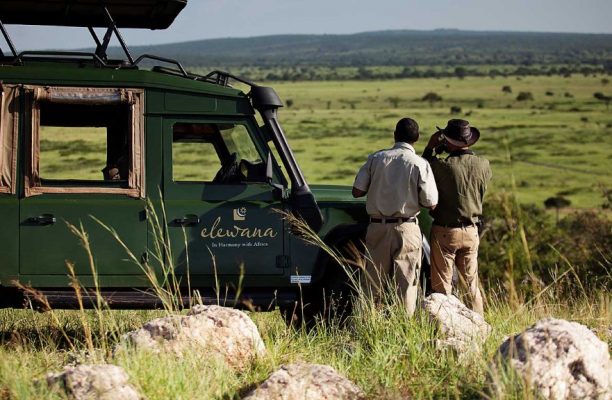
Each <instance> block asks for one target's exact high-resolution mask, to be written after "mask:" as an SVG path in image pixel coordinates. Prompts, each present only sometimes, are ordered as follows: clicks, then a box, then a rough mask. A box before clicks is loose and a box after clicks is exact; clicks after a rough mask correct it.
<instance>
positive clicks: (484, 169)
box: [423, 119, 492, 314]
mask: <svg viewBox="0 0 612 400" xmlns="http://www.w3.org/2000/svg"><path fill="white" fill-rule="evenodd" d="M479 138H480V132H479V131H478V129H476V128H474V127H470V124H469V122H468V121H465V120H461V119H451V120H450V121H448V124H447V126H446V128H444V129H440V128H438V131H437V132H436V133H434V134H433V135H432V136H431V138H430V139H429V143H428V144H427V147H426V148H425V151H424V152H423V158H425V159H426V160H427V161H429V164H430V165H431V169H432V171H433V174H434V177H435V180H436V186H437V187H438V192H439V200H438V205H437V207H436V208H435V209H434V210H432V211H430V214H431V216H432V217H433V219H434V221H433V226H432V228H431V285H432V289H433V291H434V292H437V293H444V294H447V295H450V294H451V293H452V278H453V268H454V266H455V265H456V266H457V269H458V270H459V272H460V275H461V279H462V281H463V282H464V283H465V284H466V286H467V288H468V297H469V306H470V307H471V308H472V310H474V311H476V312H478V313H479V314H483V301H482V295H481V293H480V290H479V285H478V261H477V258H478V245H479V243H480V239H479V236H478V229H477V228H476V224H477V223H478V222H479V220H480V218H481V216H482V200H483V198H484V195H485V191H486V190H487V184H488V183H489V181H490V180H491V176H492V173H491V167H490V166H489V161H488V160H486V159H484V158H482V157H478V156H476V155H475V154H474V152H473V151H471V150H470V146H472V145H473V144H474V143H476V141H477V140H478V139H479ZM442 151H446V152H448V156H447V157H446V158H438V157H437V154H439V153H441V152H442Z"/></svg>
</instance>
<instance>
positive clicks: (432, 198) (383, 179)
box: [353, 142, 438, 218]
mask: <svg viewBox="0 0 612 400" xmlns="http://www.w3.org/2000/svg"><path fill="white" fill-rule="evenodd" d="M353 186H354V187H356V188H357V189H359V190H362V191H364V192H367V194H368V198H367V201H366V210H367V212H368V214H369V215H370V216H374V217H404V218H407V217H413V216H416V215H418V214H419V211H420V209H421V206H423V207H431V206H434V205H436V204H437V203H438V190H437V189H436V183H435V180H434V176H433V173H432V170H431V167H430V166H429V164H428V163H427V161H425V160H424V159H423V158H421V157H419V156H418V155H416V153H415V152H414V148H413V147H412V146H411V145H410V144H408V143H404V142H397V143H395V145H394V146H393V147H392V148H391V149H387V150H381V151H378V152H376V153H373V154H370V155H369V156H368V160H367V161H366V163H365V164H364V165H363V166H362V167H361V169H360V170H359V172H358V173H357V176H356V177H355V183H354V184H353Z"/></svg>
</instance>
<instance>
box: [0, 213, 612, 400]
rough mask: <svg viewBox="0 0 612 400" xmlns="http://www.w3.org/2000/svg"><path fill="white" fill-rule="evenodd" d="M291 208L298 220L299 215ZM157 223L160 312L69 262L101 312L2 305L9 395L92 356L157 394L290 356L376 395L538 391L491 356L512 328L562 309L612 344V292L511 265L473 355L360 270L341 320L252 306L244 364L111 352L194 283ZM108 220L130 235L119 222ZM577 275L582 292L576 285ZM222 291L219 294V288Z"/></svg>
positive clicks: (252, 374)
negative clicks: (285, 315)
mask: <svg viewBox="0 0 612 400" xmlns="http://www.w3.org/2000/svg"><path fill="white" fill-rule="evenodd" d="M150 212H151V213H153V212H154V211H153V210H150ZM286 217H287V218H289V219H291V216H290V215H286ZM150 220H151V221H153V222H152V223H154V224H155V225H154V226H153V227H152V229H154V230H155V232H157V233H156V234H158V235H160V236H159V239H160V241H161V242H159V243H157V244H156V245H155V249H154V251H155V252H156V253H154V254H152V255H151V257H150V259H151V260H152V261H151V263H142V262H141V260H140V259H138V258H136V257H135V256H134V255H133V254H132V253H130V252H129V249H127V248H126V251H127V252H128V253H127V254H128V255H129V257H130V258H132V260H133V261H134V262H138V263H139V265H141V266H142V268H143V273H144V274H146V275H147V277H149V278H150V279H151V287H152V288H153V291H154V293H155V294H156V295H159V296H160V298H161V299H162V304H163V309H162V310H159V311H111V310H109V309H108V306H107V304H106V303H105V302H104V299H103V298H102V297H101V296H99V293H100V288H99V287H98V285H97V283H94V287H93V288H84V287H83V286H82V285H81V284H80V283H79V281H78V276H76V275H75V274H74V272H72V273H70V271H74V269H71V266H70V265H69V266H68V271H69V276H70V279H71V281H72V286H73V289H74V290H75V293H77V296H79V298H84V297H85V296H89V297H91V296H94V297H95V298H96V302H95V305H96V307H95V309H94V310H85V309H84V307H81V308H80V309H79V310H76V311H58V310H50V311H48V312H46V313H42V314H41V313H37V312H35V311H34V310H33V309H26V310H0V341H1V342H2V345H1V346H0V399H3V400H4V399H31V398H41V399H55V398H61V396H60V395H58V394H57V393H53V392H50V391H49V390H48V389H47V388H46V386H45V385H42V384H37V383H36V381H37V380H40V379H41V378H42V377H44V375H45V373H47V372H49V371H56V370H59V369H61V368H62V366H63V365H65V364H67V363H83V362H87V363H92V362H93V363H96V362H110V363H115V364H117V365H120V366H122V367H123V368H125V369H126V371H127V372H128V374H129V375H130V379H131V382H132V383H133V384H134V385H135V386H136V387H137V388H138V389H139V390H140V391H142V392H143V394H144V395H145V396H146V397H147V398H148V399H168V398H184V399H192V398H207V399H208V398H210V399H214V398H223V399H231V398H239V397H240V396H242V395H243V394H244V393H246V392H247V391H248V390H249V389H251V388H253V387H254V386H256V385H257V384H259V383H260V382H261V381H263V380H264V379H265V378H266V377H267V376H268V375H269V374H270V373H271V372H272V371H274V370H275V369H277V368H278V367H279V366H280V365H281V364H284V363H291V362H314V363H321V364H328V365H331V366H333V367H335V368H336V369H337V370H339V371H340V372H341V373H342V374H344V375H346V376H347V377H348V378H350V379H351V380H353V381H354V382H355V383H357V384H358V385H359V386H360V387H361V388H362V389H363V390H364V391H365V392H366V393H367V394H368V396H369V397H370V398H377V399H378V398H380V399H396V398H397V399H400V398H406V397H412V398H422V399H433V398H457V399H459V398H462V399H464V398H491V399H498V398H500V399H524V398H535V396H534V394H533V393H532V391H531V389H530V388H529V387H528V386H527V385H526V384H525V383H524V382H523V381H522V380H521V379H520V378H519V377H517V376H515V375H513V374H512V371H507V370H505V369H504V368H502V367H500V366H499V365H498V364H497V363H496V362H495V361H494V360H495V354H496V351H497V348H498V347H499V345H500V344H501V342H502V341H503V339H504V338H505V337H506V336H508V335H511V334H514V333H516V332H519V331H521V330H523V329H524V328H526V327H527V326H529V325H530V324H532V323H534V322H536V321H537V320H539V319H541V318H544V317H551V316H554V317H557V318H565V319H569V320H574V321H578V322H580V323H583V324H585V325H587V326H589V327H591V328H598V334H599V335H600V337H601V338H602V339H604V340H606V341H607V342H608V344H610V343H611V342H612V337H610V336H609V331H608V330H607V328H608V327H609V326H610V325H611V324H612V298H611V297H610V293H609V292H607V291H594V292H590V291H588V287H587V286H586V285H582V284H578V283H577V282H576V279H577V277H576V276H574V275H573V274H572V272H571V268H568V269H566V270H565V271H564V272H561V273H559V274H558V275H557V277H556V279H555V280H554V281H553V282H552V283H550V284H548V285H543V286H541V287H538V291H537V292H536V293H533V292H528V293H527V292H522V291H521V290H520V289H517V288H516V287H517V286H516V285H515V284H514V283H513V281H514V279H515V278H514V276H513V275H512V274H511V273H510V272H507V274H506V276H507V279H508V280H509V282H506V283H505V284H503V285H500V286H499V287H492V288H487V290H486V292H487V293H488V296H487V297H488V302H487V308H486V310H485V319H486V320H487V321H488V322H489V323H490V324H491V325H492V328H493V330H492V334H491V335H490V337H489V338H488V339H487V340H486V341H485V342H484V343H483V345H482V348H481V351H480V352H471V353H465V354H457V353H456V352H454V351H452V350H448V349H446V350H445V349H441V348H439V347H437V346H436V344H435V340H436V338H437V337H438V336H437V332H436V330H435V327H434V326H433V325H432V324H431V323H430V321H429V320H428V318H427V317H426V315H424V314H423V313H421V312H420V311H417V313H416V314H415V315H414V316H413V317H409V316H408V315H407V314H406V312H405V310H404V308H403V306H402V302H401V300H400V299H398V298H397V295H396V292H395V290H393V289H392V287H391V285H387V286H386V288H385V291H384V296H383V298H384V301H383V302H382V303H381V304H380V305H378V306H375V305H374V304H373V303H372V302H370V301H369V297H368V296H365V295H364V293H363V292H361V289H360V285H359V281H358V279H357V277H356V275H355V274H352V273H351V274H349V276H350V277H351V285H352V287H353V288H354V290H355V297H354V299H353V300H354V301H353V313H352V315H351V317H350V318H349V319H348V321H347V322H346V323H345V324H339V323H337V321H334V320H333V319H332V320H331V322H330V321H323V320H320V321H319V322H318V323H317V324H315V325H314V327H312V328H311V329H294V328H291V327H287V326H286V324H285V323H284V321H283V319H282V318H281V317H280V315H279V314H278V313H276V312H273V313H254V312H251V313H249V315H250V316H251V318H252V319H253V320H254V322H255V323H256V325H257V326H258V328H259V330H260V333H261V335H262V338H263V340H264V342H265V344H266V348H267V352H266V354H265V356H263V357H261V358H259V359H257V360H255V361H254V362H253V364H252V365H251V366H250V367H249V368H247V369H246V370H244V371H242V372H237V371H235V370H232V369H230V368H229V367H227V366H226V365H224V364H220V363H219V361H218V360H217V359H216V358H214V357H207V354H206V353H198V352H192V353H188V354H185V355H184V357H183V358H177V357H176V356H174V355H169V354H151V353H146V352H139V353H134V352H119V353H117V354H113V351H112V349H113V347H114V346H115V344H116V343H118V341H119V340H120V337H121V335H122V334H123V333H125V332H126V331H129V330H132V329H135V328H138V327H140V326H141V325H142V324H143V323H144V322H145V321H147V320H150V319H152V318H154V317H158V316H163V315H168V314H173V313H176V312H180V310H181V309H182V307H183V306H184V304H183V298H182V292H181V288H182V287H185V286H186V285H187V286H188V285H189V283H188V282H182V281H181V280H180V279H179V277H176V276H173V273H174V272H173V271H174V269H173V267H172V265H171V264H168V258H167V257H166V256H165V255H164V251H167V250H169V248H168V246H169V244H168V241H167V238H166V237H165V236H163V234H162V232H163V230H161V226H163V224H164V223H165V215H162V216H161V217H159V218H158V217H156V216H153V215H151V218H150ZM291 222H292V223H293V224H294V225H296V224H297V225H298V227H299V229H300V230H301V233H302V235H301V236H302V237H303V238H304V239H305V240H307V241H310V242H311V243H312V244H314V245H317V246H319V247H322V248H323V249H324V250H325V251H327V252H329V254H330V255H331V257H332V258H333V259H334V260H335V261H336V263H337V264H338V265H339V266H341V267H342V268H345V269H347V271H354V270H355V268H359V266H358V265H356V264H354V263H352V262H349V260H350V259H351V258H350V257H349V258H347V257H346V255H345V254H343V253H341V252H338V251H337V249H333V248H329V247H328V246H326V245H325V243H323V242H322V241H321V239H320V238H319V237H318V236H317V235H316V234H314V233H313V232H312V231H309V229H308V227H307V225H305V224H303V223H302V225H301V226H300V225H299V224H300V221H299V220H296V219H291ZM100 223H101V224H102V222H101V221H100ZM70 229H71V230H72V231H73V233H74V234H75V235H76V236H77V237H78V238H79V240H80V241H81V243H82V245H83V247H84V248H85V249H86V250H87V251H88V254H89V255H90V257H89V259H90V267H91V268H92V273H93V275H94V276H96V275H95V265H94V263H93V260H94V257H93V254H91V251H90V250H89V249H90V246H89V240H88V236H87V234H86V232H84V230H83V228H82V227H80V226H79V227H76V226H71V227H70ZM107 229H108V231H109V233H110V234H112V235H114V236H115V237H116V239H117V240H121V238H119V237H118V236H117V234H116V233H115V232H114V230H113V229H112V228H111V227H107ZM521 247H522V246H519V248H521ZM520 258H521V257H519V259H520ZM170 259H171V258H170ZM153 262H156V263H159V265H154V264H152V263H153ZM94 282H96V279H94ZM570 284H571V285H572V286H571V288H573V290H568V285H570ZM508 288H513V289H512V290H510V291H509V290H508ZM303 289H304V290H305V289H306V288H303ZM217 290H218V291H217V293H219V296H218V298H219V300H220V301H221V302H222V299H221V292H222V289H220V288H219V287H217ZM96 296H97V297H96ZM39 300H43V301H44V299H39ZM195 301H196V300H195V299H194V302H195ZM81 304H82V303H81ZM189 305H190V304H189ZM492 383H493V384H492Z"/></svg>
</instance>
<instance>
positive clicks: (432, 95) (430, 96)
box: [421, 92, 442, 103]
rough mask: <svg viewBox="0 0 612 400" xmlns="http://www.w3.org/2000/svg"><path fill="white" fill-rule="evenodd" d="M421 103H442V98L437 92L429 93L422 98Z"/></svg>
mask: <svg viewBox="0 0 612 400" xmlns="http://www.w3.org/2000/svg"><path fill="white" fill-rule="evenodd" d="M421 101H428V102H429V103H435V102H438V101H442V96H440V95H439V94H438V93H436V92H429V93H427V94H425V96H423V97H422V98H421Z"/></svg>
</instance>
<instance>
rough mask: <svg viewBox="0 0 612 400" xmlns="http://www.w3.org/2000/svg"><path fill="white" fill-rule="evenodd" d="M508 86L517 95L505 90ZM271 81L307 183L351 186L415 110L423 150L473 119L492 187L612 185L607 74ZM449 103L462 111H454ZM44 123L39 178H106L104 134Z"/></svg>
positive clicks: (579, 200)
mask: <svg viewBox="0 0 612 400" xmlns="http://www.w3.org/2000/svg"><path fill="white" fill-rule="evenodd" d="M506 85H508V86H510V87H511V88H512V93H503V92H502V87H503V86H506ZM274 87H275V88H276V89H277V91H278V92H279V94H280V96H281V98H282V99H284V101H285V103H286V104H290V103H291V107H286V108H284V109H282V110H281V111H280V118H281V123H282V124H283V126H284V128H285V131H286V133H287V136H288V137H289V142H290V144H291V146H292V147H293V149H294V151H295V153H296V157H297V159H298V161H299V163H300V165H301V166H302V168H303V170H304V172H305V174H306V177H307V179H308V181H309V182H311V183H334V184H346V185H350V184H352V181H353V178H354V176H355V173H356V171H357V169H358V168H359V166H360V165H361V164H362V163H363V162H365V159H366V157H367V155H368V154H369V153H371V152H373V151H376V150H379V149H382V148H385V147H389V146H391V145H392V142H393V139H392V134H393V129H394V127H395V123H396V122H397V120H398V119H399V118H401V117H404V116H411V117H413V118H415V119H416V120H417V121H418V122H419V125H420V127H421V131H422V138H421V139H420V141H419V142H418V143H417V146H416V148H417V151H418V152H421V151H422V149H423V148H424V146H425V144H426V141H427V139H428V137H429V135H430V134H432V133H433V132H434V131H435V129H436V126H440V127H443V126H445V124H446V121H447V120H448V119H449V118H459V117H460V118H465V119H468V120H469V121H470V122H471V123H472V125H473V126H476V127H478V128H479V129H480V130H481V133H482V137H481V140H480V142H479V143H477V144H476V145H475V147H474V150H475V151H476V152H477V153H478V154H480V155H483V156H485V157H487V158H489V159H490V160H491V162H492V167H493V173H494V180H493V183H492V190H493V191H501V190H513V188H514V187H516V193H517V194H518V196H519V200H520V201H521V202H524V203H535V204H537V205H540V206H541V205H542V204H543V201H544V200H545V199H546V198H548V197H551V196H556V195H562V196H564V197H566V198H568V199H569V200H570V201H571V203H572V204H571V207H576V208H595V207H598V206H600V205H601V204H602V203H603V198H602V192H603V190H604V189H605V188H608V189H609V188H610V187H612V174H611V173H610V167H611V166H612V152H611V151H610V149H611V148H612V135H611V134H612V112H610V110H608V109H606V106H605V104H604V103H602V102H601V101H598V100H597V99H595V98H594V97H593V93H595V92H603V93H610V91H612V86H609V84H608V85H604V84H603V83H602V78H601V77H583V76H573V77H571V78H562V77H558V76H555V77H526V78H522V79H521V80H517V78H496V79H491V78H465V79H456V78H448V79H405V80H386V81H359V82H357V81H340V82H295V83H275V84H274ZM522 91H529V92H531V93H532V94H533V97H534V100H533V101H522V102H521V101H517V100H516V97H517V94H518V93H519V92H522ZM427 92H435V93H437V94H439V95H440V96H441V97H442V101H440V102H436V103H433V104H430V103H428V102H423V101H421V98H422V97H423V96H424V95H425V94H426V93H427ZM570 96H571V97H570ZM452 106H455V107H460V108H461V112H460V113H458V114H452V115H451V113H450V108H451V107H452ZM46 129H47V130H46V131H43V132H42V134H41V148H42V151H43V154H42V156H41V176H43V177H47V178H52V179H54V178H55V179H57V178H60V177H64V178H80V179H101V172H100V170H101V169H102V168H103V167H104V157H105V155H104V143H103V141H104V137H105V136H104V134H100V133H99V132H98V133H97V134H96V132H95V131H92V132H90V133H89V134H84V133H83V130H82V129H81V130H79V129H76V130H74V129H64V128H46ZM179 155H180V154H179ZM188 156H189V154H185V157H186V160H187V161H189V162H187V163H183V164H185V165H181V171H182V173H183V174H184V175H185V176H189V175H190V171H188V169H189V168H201V166H198V164H197V163H193V162H190V161H191V160H192V158H193V157H191V158H189V157H188ZM179 158H180V157H179ZM75 165H76V166H78V168H77V169H75V168H74V167H75ZM75 174H77V176H75Z"/></svg>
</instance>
